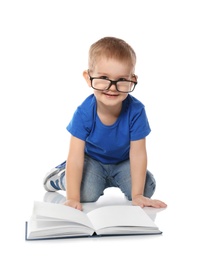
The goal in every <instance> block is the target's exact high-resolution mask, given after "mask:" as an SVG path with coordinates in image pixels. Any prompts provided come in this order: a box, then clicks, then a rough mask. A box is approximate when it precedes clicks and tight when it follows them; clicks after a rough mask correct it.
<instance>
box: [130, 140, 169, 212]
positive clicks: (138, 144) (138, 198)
mask: <svg viewBox="0 0 197 260" xmlns="http://www.w3.org/2000/svg"><path fill="white" fill-rule="evenodd" d="M130 165H131V181H132V194H131V196H132V204H133V205H138V206H141V207H145V206H151V207H155V208H160V207H162V208H163V207H166V204H165V203H164V202H162V201H159V200H152V199H149V198H147V197H144V195H143V194H144V186H145V180H146V170H147V152H146V139H145V138H144V139H141V140H138V141H131V145H130Z"/></svg>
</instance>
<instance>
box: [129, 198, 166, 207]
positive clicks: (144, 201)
mask: <svg viewBox="0 0 197 260" xmlns="http://www.w3.org/2000/svg"><path fill="white" fill-rule="evenodd" d="M132 205H134V206H140V207H142V208H143V207H153V208H166V207H167V204H166V203H164V202H163V201H161V200H155V199H149V198H147V197H144V196H143V195H137V196H135V197H134V198H133V199H132Z"/></svg>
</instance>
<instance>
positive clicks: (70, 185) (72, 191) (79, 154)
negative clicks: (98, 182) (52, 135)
mask: <svg viewBox="0 0 197 260" xmlns="http://www.w3.org/2000/svg"><path fill="white" fill-rule="evenodd" d="M84 147H85V142H84V141H82V140H81V139H78V138H76V137H74V136H71V139H70V147H69V152H68V158H67V162H66V193H67V196H66V199H67V200H66V203H65V204H66V205H68V206H71V207H73V208H76V209H79V210H82V206H81V203H80V187H81V180H82V174H83V165H84Z"/></svg>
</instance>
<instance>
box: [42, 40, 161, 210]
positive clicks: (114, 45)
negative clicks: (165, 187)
mask: <svg viewBox="0 0 197 260" xmlns="http://www.w3.org/2000/svg"><path fill="white" fill-rule="evenodd" d="M135 64H136V54H135V52H134V50H133V49H132V47H131V46H130V45H128V44H127V43H126V42H125V41H123V40H122V39H118V38H115V37H104V38H102V39H100V40H98V41H97V42H95V43H94V44H92V46H91V47H90V50H89V61H88V65H89V69H88V70H85V71H84V72H83V76H84V78H85V80H86V82H87V84H88V86H89V87H92V89H93V94H91V95H90V96H88V97H87V98H86V99H85V100H84V102H83V103H82V104H81V105H80V106H79V107H78V108H77V109H76V111H75V113H74V115H73V118H72V120H71V121H70V123H69V125H68V126H67V130H68V131H69V132H70V134H71V138H70V146H69V152H68V158H67V160H66V162H64V163H63V164H61V165H59V166H57V167H56V168H55V169H52V170H51V171H50V172H49V173H47V175H46V177H45V179H44V187H45V189H46V190H47V191H58V190H66V193H67V194H66V203H65V204H66V205H68V206H71V207H73V208H76V209H79V210H82V205H81V202H94V201H96V200H98V198H99V197H100V196H101V195H103V191H104V190H105V189H106V188H108V187H118V188H120V190H121V191H122V192H123V193H124V194H125V196H126V197H127V198H128V199H129V200H132V204H133V205H139V206H141V207H144V206H152V207H156V208H160V207H166V204H165V203H164V202H162V201H159V200H153V199H150V198H151V196H152V195H153V193H154V191H155V186H156V184H155V179H154V177H153V175H152V174H151V173H150V172H149V171H148V170H147V153H146V136H147V135H148V134H149V133H150V131H151V130H150V127H149V123H148V120H147V117H146V112H145V108H144V105H143V104H142V103H141V102H140V101H139V100H137V99H136V98H134V97H133V96H132V95H130V94H129V93H130V92H132V91H133V90H134V89H135V86H136V84H137V76H136V75H135Z"/></svg>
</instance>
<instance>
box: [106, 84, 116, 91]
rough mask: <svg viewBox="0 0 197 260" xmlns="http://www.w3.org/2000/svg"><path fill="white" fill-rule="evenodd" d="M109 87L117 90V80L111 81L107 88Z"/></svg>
mask: <svg viewBox="0 0 197 260" xmlns="http://www.w3.org/2000/svg"><path fill="white" fill-rule="evenodd" d="M109 89H111V90H112V91H117V86H116V82H111V83H110V85H109V87H108V89H107V90H109Z"/></svg>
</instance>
